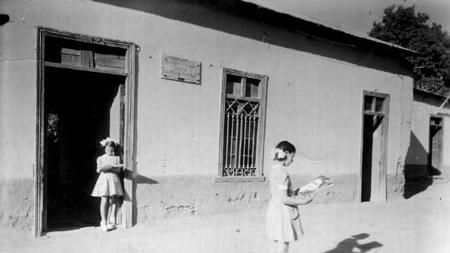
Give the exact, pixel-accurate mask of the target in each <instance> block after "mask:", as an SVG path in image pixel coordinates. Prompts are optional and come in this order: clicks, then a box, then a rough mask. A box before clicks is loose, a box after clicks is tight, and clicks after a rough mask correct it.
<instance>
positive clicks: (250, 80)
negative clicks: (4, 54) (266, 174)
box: [219, 69, 267, 178]
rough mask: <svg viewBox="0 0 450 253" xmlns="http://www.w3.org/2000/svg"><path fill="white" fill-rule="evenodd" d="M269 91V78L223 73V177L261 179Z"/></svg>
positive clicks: (231, 71)
mask: <svg viewBox="0 0 450 253" xmlns="http://www.w3.org/2000/svg"><path fill="white" fill-rule="evenodd" d="M266 87H267V77H266V76H261V75H255V74H250V73H244V72H240V71H236V70H229V69H226V70H224V76H223V108H222V129H221V156H220V163H219V164H220V167H219V174H220V176H222V177H229V178H236V177H237V178H251V177H260V176H262V169H261V164H262V146H263V137H264V122H265V118H264V116H265V101H266Z"/></svg>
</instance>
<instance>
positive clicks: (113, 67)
mask: <svg viewBox="0 0 450 253" xmlns="http://www.w3.org/2000/svg"><path fill="white" fill-rule="evenodd" d="M136 48H137V46H136V45H134V44H132V43H130V42H123V41H117V40H110V39H105V38H99V37H91V36H85V35H80V34H74V33H69V32H63V31H57V30H54V29H50V28H38V49H37V59H38V76H37V122H38V123H37V138H36V144H37V145H36V153H37V154H36V156H37V159H36V165H37V166H36V173H35V175H36V178H35V180H36V181H35V201H36V202H35V203H36V205H35V235H36V236H40V235H42V234H43V233H44V232H46V231H49V230H61V229H63V230H64V229H71V228H75V227H83V226H88V225H93V224H94V225H95V224H98V222H99V214H98V213H99V210H98V209H99V204H98V202H99V200H98V199H96V198H93V197H91V196H90V194H91V191H92V188H93V186H94V184H95V182H96V180H97V176H98V174H97V173H96V157H97V156H99V155H101V154H103V152H104V151H103V149H102V148H101V147H100V145H99V141H100V140H102V139H103V138H105V137H107V136H110V137H112V138H113V139H115V140H117V141H119V143H120V145H121V149H120V150H119V152H120V153H121V156H122V159H123V163H124V164H125V168H126V169H127V171H134V164H135V163H134V159H135V122H136V113H135V112H136V92H137V90H136V85H137V83H136V78H135V75H136V73H137V69H136V53H137V49H136ZM125 175H129V173H128V174H127V173H125ZM123 187H124V190H125V195H124V198H123V204H122V205H121V206H122V207H121V208H119V211H118V213H117V222H119V223H121V224H122V225H123V227H125V228H128V227H131V226H132V224H133V223H132V221H133V212H132V207H133V194H132V193H133V192H134V186H133V182H132V180H131V178H130V177H129V176H125V177H124V178H123Z"/></svg>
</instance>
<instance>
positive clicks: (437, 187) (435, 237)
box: [0, 183, 450, 253]
mask: <svg viewBox="0 0 450 253" xmlns="http://www.w3.org/2000/svg"><path fill="white" fill-rule="evenodd" d="M449 191H450V184H448V183H440V184H439V183H438V184H434V185H432V186H430V187H429V188H428V189H427V190H426V191H424V192H421V193H419V194H417V195H415V196H413V197H412V198H410V199H408V200H399V201H395V202H390V203H383V204H373V203H363V204H328V205H323V204H316V205H310V206H307V207H304V208H302V217H303V224H304V229H305V232H306V234H305V236H304V237H303V238H302V240H301V241H300V242H298V243H295V244H294V245H292V248H291V249H292V252H308V253H314V252H327V253H340V252H341V253H350V252H396V253H400V252H405V253H406V252H408V253H414V252H418V253H420V252H426V253H432V252H443V253H444V252H450V240H448V238H449V237H450V232H449V227H450V219H449V217H450V198H449V197H448V192H449ZM264 215H265V210H252V211H246V212H239V213H228V214H221V215H214V216H203V217H189V218H175V219H170V220H166V221H163V222H160V223H157V224H152V225H150V224H148V225H138V226H135V227H133V228H132V229H129V230H124V229H118V230H116V231H112V232H109V233H103V232H101V231H99V229H98V228H97V227H95V228H94V227H88V228H83V229H78V230H68V231H61V232H51V233H48V234H47V235H46V236H44V237H42V238H38V239H31V238H29V237H28V238H20V237H14V238H12V237H11V236H8V234H7V233H6V232H4V233H2V234H3V236H2V239H1V241H0V242H1V244H0V252H33V253H35V252H64V253H69V252H83V253H88V252H111V253H112V252H121V253H124V252H161V253H165V252H224V253H225V252H271V243H270V242H269V241H267V239H266V237H265V231H264Z"/></svg>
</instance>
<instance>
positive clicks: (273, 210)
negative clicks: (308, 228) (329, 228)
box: [266, 141, 317, 253]
mask: <svg viewBox="0 0 450 253" xmlns="http://www.w3.org/2000/svg"><path fill="white" fill-rule="evenodd" d="M295 151H296V149H295V146H294V145H292V144H291V143H290V142H288V141H282V142H280V143H278V145H277V146H276V147H275V152H274V157H273V165H272V171H271V174H270V176H269V179H270V192H271V194H272V198H271V200H270V202H269V207H268V209H267V216H266V231H267V235H268V236H269V238H270V239H271V240H272V241H273V242H274V243H275V245H276V247H277V252H279V253H286V252H288V250H289V243H290V242H293V241H297V240H298V239H299V237H300V236H301V235H303V230H302V226H301V222H300V214H299V212H298V209H297V205H305V204H308V203H309V202H311V201H312V199H313V198H314V196H315V195H316V193H317V192H316V193H312V194H311V195H309V196H303V195H298V196H294V195H295V194H294V191H293V189H292V186H291V179H290V177H289V174H288V171H287V168H288V166H289V165H290V164H291V163H292V162H293V161H294V156H295Z"/></svg>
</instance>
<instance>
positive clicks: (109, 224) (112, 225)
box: [106, 222, 116, 230]
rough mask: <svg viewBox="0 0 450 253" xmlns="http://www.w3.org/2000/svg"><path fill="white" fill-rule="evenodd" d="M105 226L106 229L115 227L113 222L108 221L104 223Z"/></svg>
mask: <svg viewBox="0 0 450 253" xmlns="http://www.w3.org/2000/svg"><path fill="white" fill-rule="evenodd" d="M106 228H107V229H108V230H113V229H115V228H116V226H115V225H114V224H113V223H110V222H108V223H107V224H106Z"/></svg>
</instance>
